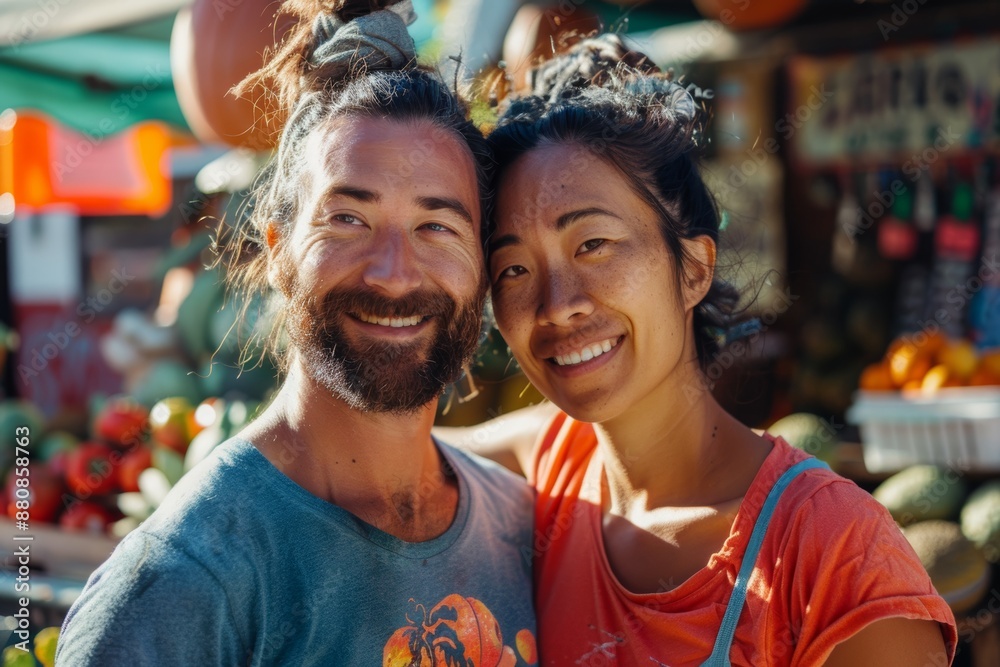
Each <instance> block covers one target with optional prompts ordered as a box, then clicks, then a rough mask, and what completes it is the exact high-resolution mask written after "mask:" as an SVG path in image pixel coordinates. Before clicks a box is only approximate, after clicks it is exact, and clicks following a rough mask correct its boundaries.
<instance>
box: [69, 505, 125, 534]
mask: <svg viewBox="0 0 1000 667" xmlns="http://www.w3.org/2000/svg"><path fill="white" fill-rule="evenodd" d="M113 520H114V517H112V516H111V512H109V511H108V510H107V509H105V508H104V507H101V506H100V505H98V504H97V503H91V502H87V501H85V500H81V501H80V502H78V503H75V504H73V505H70V506H69V507H68V508H67V509H66V511H65V512H63V515H62V516H61V517H60V518H59V525H60V526H61V527H63V528H65V529H66V530H82V531H84V532H87V533H93V534H95V535H103V534H104V533H105V532H106V531H107V528H108V524H109V523H111V522H112V521H113Z"/></svg>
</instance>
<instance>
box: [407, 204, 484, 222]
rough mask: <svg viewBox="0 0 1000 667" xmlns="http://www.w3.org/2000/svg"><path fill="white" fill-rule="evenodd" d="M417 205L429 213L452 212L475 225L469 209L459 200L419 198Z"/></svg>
mask: <svg viewBox="0 0 1000 667" xmlns="http://www.w3.org/2000/svg"><path fill="white" fill-rule="evenodd" d="M417 204H418V205H419V206H420V207H421V208H423V209H424V210H427V211H441V210H445V211H451V212H452V213H455V214H456V215H458V216H459V217H460V218H462V219H463V220H465V221H466V222H468V223H469V224H470V225H472V224H474V223H473V221H472V214H471V213H469V209H467V208H466V207H465V204H463V203H462V202H460V201H459V200H457V199H453V198H451V197H418V198H417Z"/></svg>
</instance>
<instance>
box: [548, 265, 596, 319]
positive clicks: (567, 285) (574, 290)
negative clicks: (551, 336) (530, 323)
mask: <svg viewBox="0 0 1000 667" xmlns="http://www.w3.org/2000/svg"><path fill="white" fill-rule="evenodd" d="M539 294H540V299H539V304H538V310H537V315H536V319H537V321H538V323H539V324H543V325H553V326H565V325H568V324H572V323H573V321H574V318H579V317H586V316H587V315H590V314H591V313H592V312H593V311H594V303H593V301H592V300H591V299H590V297H589V296H588V295H587V291H586V289H584V284H583V281H582V280H581V279H580V278H579V276H576V275H575V274H573V273H571V272H567V271H549V272H548V273H546V274H545V276H544V277H543V285H542V287H541V290H540V291H539Z"/></svg>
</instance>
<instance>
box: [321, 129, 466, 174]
mask: <svg viewBox="0 0 1000 667" xmlns="http://www.w3.org/2000/svg"><path fill="white" fill-rule="evenodd" d="M308 160H309V166H310V171H311V172H312V173H313V175H314V177H318V178H319V179H320V180H324V181H327V182H329V181H330V180H334V181H339V180H345V179H349V180H350V181H352V182H360V180H368V181H369V182H370V183H369V184H371V185H374V184H375V183H377V184H379V186H380V188H381V189H384V188H386V187H387V186H388V187H391V186H392V185H393V184H396V185H398V184H400V183H401V182H402V181H421V180H423V181H427V182H433V181H439V182H441V183H442V185H445V184H446V183H448V184H450V185H451V186H452V187H461V186H463V185H464V186H468V185H472V187H473V188H475V183H476V174H475V163H474V162H473V160H472V155H471V152H470V150H469V148H468V147H467V146H466V145H465V144H464V142H462V141H461V140H460V139H459V138H458V137H457V136H455V134H454V133H453V132H450V131H448V130H447V129H445V128H443V127H441V126H439V125H437V124H435V123H432V122H430V121H427V120H420V119H417V120H405V121H395V120H389V119H380V118H340V119H336V120H334V121H333V122H332V123H331V124H330V125H329V126H328V127H327V128H326V130H325V131H324V132H322V133H321V134H319V136H318V137H317V140H316V141H311V142H309V154H308ZM446 177H447V178H446ZM464 181H467V182H464Z"/></svg>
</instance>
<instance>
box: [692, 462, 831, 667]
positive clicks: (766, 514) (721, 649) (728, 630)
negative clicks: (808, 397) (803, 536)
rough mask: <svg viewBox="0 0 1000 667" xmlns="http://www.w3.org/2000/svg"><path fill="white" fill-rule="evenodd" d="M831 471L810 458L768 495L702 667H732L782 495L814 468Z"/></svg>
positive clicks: (795, 468) (793, 468)
mask: <svg viewBox="0 0 1000 667" xmlns="http://www.w3.org/2000/svg"><path fill="white" fill-rule="evenodd" d="M828 467H829V466H827V465H826V464H825V463H823V462H822V461H820V460H818V459H814V458H808V459H806V460H805V461H800V462H798V463H796V464H795V465H794V466H792V467H791V468H789V469H788V470H786V471H785V473H784V474H783V475H782V476H781V477H779V478H778V481H777V482H775V483H774V486H773V487H771V491H770V493H768V494H767V499H766V500H765V501H764V506H763V507H762V508H761V510H760V515H759V516H758V517H757V521H756V523H754V527H753V532H752V533H750V541H749V542H748V543H747V548H746V552H745V553H744V554H743V562H742V563H740V571H739V574H737V575H736V585H735V586H734V587H733V594H732V595H731V596H730V598H729V605H728V606H727V607H726V613H725V615H724V616H723V617H722V626H721V627H720V628H719V634H718V635H717V636H716V638H715V646H714V647H713V648H712V655H710V656H709V657H708V660H706V661H705V662H704V663H703V664H702V667H730V662H729V649H730V648H731V647H732V645H733V637H734V636H735V635H736V624H737V623H738V622H739V620H740V614H741V613H743V603H744V602H745V601H746V599H747V582H748V581H750V575H751V574H753V570H754V567H755V566H756V563H757V554H758V553H760V547H761V545H762V544H763V543H764V536H765V535H766V534H767V527H768V525H769V524H770V523H771V517H772V516H773V515H774V508H775V507H776V506H777V505H778V500H779V499H780V498H781V494H782V493H784V491H785V489H786V488H788V485H789V484H791V482H792V480H793V479H795V477H796V476H797V475H798V474H799V473H802V472H805V471H806V470H809V469H811V468H828Z"/></svg>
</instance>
